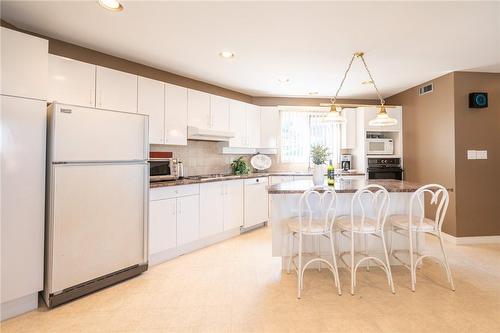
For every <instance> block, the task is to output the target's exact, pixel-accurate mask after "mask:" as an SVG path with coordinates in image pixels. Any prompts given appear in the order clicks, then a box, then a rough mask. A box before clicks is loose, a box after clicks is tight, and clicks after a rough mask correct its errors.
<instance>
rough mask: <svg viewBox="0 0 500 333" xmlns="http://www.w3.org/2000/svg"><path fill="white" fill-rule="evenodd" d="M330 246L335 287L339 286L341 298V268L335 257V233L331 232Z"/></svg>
mask: <svg viewBox="0 0 500 333" xmlns="http://www.w3.org/2000/svg"><path fill="white" fill-rule="evenodd" d="M330 246H331V247H332V259H333V260H332V263H333V277H334V279H335V285H336V286H337V290H338V294H339V296H340V295H342V291H341V290H340V278H339V267H338V266H337V258H336V255H335V244H334V243H333V233H332V232H330Z"/></svg>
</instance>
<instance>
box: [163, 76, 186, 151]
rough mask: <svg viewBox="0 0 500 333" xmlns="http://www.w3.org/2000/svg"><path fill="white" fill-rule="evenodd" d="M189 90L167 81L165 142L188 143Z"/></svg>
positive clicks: (170, 143)
mask: <svg viewBox="0 0 500 333" xmlns="http://www.w3.org/2000/svg"><path fill="white" fill-rule="evenodd" d="M187 123H188V90H187V88H184V87H179V86H175V85H173V84H169V83H165V144H168V145H187Z"/></svg>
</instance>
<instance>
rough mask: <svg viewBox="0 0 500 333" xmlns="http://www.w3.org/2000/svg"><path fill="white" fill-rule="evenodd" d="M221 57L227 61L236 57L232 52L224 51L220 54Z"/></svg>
mask: <svg viewBox="0 0 500 333" xmlns="http://www.w3.org/2000/svg"><path fill="white" fill-rule="evenodd" d="M219 55H220V56H221V57H222V58H226V59H229V58H233V57H234V53H233V52H231V51H222V52H220V53H219Z"/></svg>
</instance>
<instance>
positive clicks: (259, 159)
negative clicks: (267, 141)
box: [250, 154, 271, 170]
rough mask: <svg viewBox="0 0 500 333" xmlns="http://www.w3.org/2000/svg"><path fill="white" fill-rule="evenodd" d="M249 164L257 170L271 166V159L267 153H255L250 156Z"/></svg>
mask: <svg viewBox="0 0 500 333" xmlns="http://www.w3.org/2000/svg"><path fill="white" fill-rule="evenodd" d="M250 164H251V165H252V166H253V167H254V169H257V170H266V169H269V168H270V167H271V159H270V158H269V156H267V155H262V154H257V155H254V156H252V158H251V159H250Z"/></svg>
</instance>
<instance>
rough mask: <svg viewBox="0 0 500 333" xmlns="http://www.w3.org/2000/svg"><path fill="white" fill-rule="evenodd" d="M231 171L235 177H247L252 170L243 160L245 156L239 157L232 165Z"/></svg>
mask: <svg viewBox="0 0 500 333" xmlns="http://www.w3.org/2000/svg"><path fill="white" fill-rule="evenodd" d="M231 169H233V173H234V174H235V175H246V174H248V173H249V172H250V168H249V167H248V165H247V163H246V162H245V161H244V160H243V156H240V157H238V158H237V159H235V160H234V161H233V162H232V163H231Z"/></svg>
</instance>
